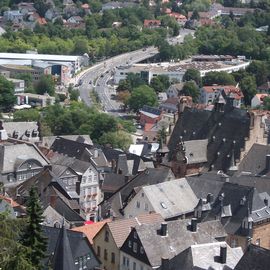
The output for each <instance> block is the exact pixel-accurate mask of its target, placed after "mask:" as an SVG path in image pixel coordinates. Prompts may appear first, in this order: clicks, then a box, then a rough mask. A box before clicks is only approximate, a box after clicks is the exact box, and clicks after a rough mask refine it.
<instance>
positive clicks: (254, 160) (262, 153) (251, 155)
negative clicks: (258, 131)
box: [238, 143, 270, 175]
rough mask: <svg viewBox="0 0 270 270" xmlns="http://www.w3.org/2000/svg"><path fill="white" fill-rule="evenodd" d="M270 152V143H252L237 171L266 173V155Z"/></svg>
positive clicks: (255, 173)
mask: <svg viewBox="0 0 270 270" xmlns="http://www.w3.org/2000/svg"><path fill="white" fill-rule="evenodd" d="M269 154H270V145H262V144H257V143H255V144H253V145H252V147H251V148H250V150H249V151H248V153H247V154H246V155H245V157H244V158H243V160H242V161H241V162H240V164H239V165H238V172H250V173H252V174H254V175H257V174H267V173H268V172H267V171H265V169H266V168H267V166H268V165H269V166H270V164H267V162H266V156H267V155H269Z"/></svg>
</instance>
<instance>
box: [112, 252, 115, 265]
mask: <svg viewBox="0 0 270 270" xmlns="http://www.w3.org/2000/svg"><path fill="white" fill-rule="evenodd" d="M111 263H115V254H114V252H112V259H111Z"/></svg>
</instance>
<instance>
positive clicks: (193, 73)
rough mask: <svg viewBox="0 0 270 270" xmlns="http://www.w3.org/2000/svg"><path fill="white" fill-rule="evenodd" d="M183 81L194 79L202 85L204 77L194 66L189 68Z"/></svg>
mask: <svg viewBox="0 0 270 270" xmlns="http://www.w3.org/2000/svg"><path fill="white" fill-rule="evenodd" d="M183 81H184V82H188V81H194V82H195V83H196V84H197V85H198V86H202V78H201V74H200V71H198V70H197V69H193V68H190V69H187V71H186V72H185V74H184V76H183Z"/></svg>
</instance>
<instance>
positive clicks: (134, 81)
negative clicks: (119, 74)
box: [126, 73, 145, 90]
mask: <svg viewBox="0 0 270 270" xmlns="http://www.w3.org/2000/svg"><path fill="white" fill-rule="evenodd" d="M126 80H127V81H128V83H129V85H130V87H131V90H132V89H133V88H136V87H139V86H140V85H143V84H145V81H144V80H143V79H142V78H141V76H140V74H137V73H128V74H127V78H126Z"/></svg>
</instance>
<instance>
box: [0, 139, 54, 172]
mask: <svg viewBox="0 0 270 270" xmlns="http://www.w3.org/2000/svg"><path fill="white" fill-rule="evenodd" d="M13 141H14V142H15V141H16V140H13ZM13 141H10V142H3V143H1V144H0V171H1V172H2V173H8V172H14V171H15V170H16V169H17V165H20V164H21V163H22V162H23V161H26V160H28V159H35V160H37V161H38V162H40V163H41V165H42V166H45V165H48V164H49V161H48V160H47V158H46V157H45V156H44V155H43V154H42V153H41V152H40V150H39V149H38V148H37V147H36V146H35V145H34V144H32V143H29V142H28V143H22V141H18V143H17V144H15V143H13Z"/></svg>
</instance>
